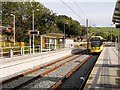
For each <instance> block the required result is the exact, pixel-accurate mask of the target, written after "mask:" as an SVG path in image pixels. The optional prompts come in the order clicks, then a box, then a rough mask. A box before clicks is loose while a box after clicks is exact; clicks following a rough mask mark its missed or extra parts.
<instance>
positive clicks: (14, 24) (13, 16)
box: [10, 14, 15, 45]
mask: <svg viewBox="0 0 120 90" xmlns="http://www.w3.org/2000/svg"><path fill="white" fill-rule="evenodd" d="M10 15H11V16H13V30H14V45H15V15H14V14H10Z"/></svg>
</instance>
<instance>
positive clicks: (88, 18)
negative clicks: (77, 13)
mask: <svg viewBox="0 0 120 90" xmlns="http://www.w3.org/2000/svg"><path fill="white" fill-rule="evenodd" d="M73 1H74V3H75V5H76V6H77V7H78V8H79V10H81V11H82V12H83V14H84V15H85V17H86V19H89V18H88V17H87V15H86V14H85V12H84V11H83V10H82V9H81V8H80V6H79V5H78V4H77V3H76V2H75V0H73ZM89 21H90V22H91V23H92V24H93V22H92V21H91V20H90V19H89ZM93 25H94V24H93Z"/></svg>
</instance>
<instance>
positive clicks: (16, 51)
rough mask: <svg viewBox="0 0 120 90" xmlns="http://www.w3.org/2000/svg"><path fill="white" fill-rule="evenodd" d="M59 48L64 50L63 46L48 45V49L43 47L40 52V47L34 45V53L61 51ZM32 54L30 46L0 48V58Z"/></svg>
mask: <svg viewBox="0 0 120 90" xmlns="http://www.w3.org/2000/svg"><path fill="white" fill-rule="evenodd" d="M61 48H64V45H63V44H60V45H56V46H54V45H50V46H49V47H48V46H45V47H44V48H42V50H41V46H40V45H35V49H34V52H35V53H40V52H47V51H53V50H55V49H61ZM30 50H31V51H30ZM32 53H33V49H32V47H31V49H30V46H24V47H20V46H15V47H13V46H11V47H1V48H0V57H2V58H6V57H13V56H15V55H25V54H32Z"/></svg>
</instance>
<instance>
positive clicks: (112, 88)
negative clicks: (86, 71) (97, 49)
mask: <svg viewBox="0 0 120 90" xmlns="http://www.w3.org/2000/svg"><path fill="white" fill-rule="evenodd" d="M84 90H120V60H118V51H117V49H116V48H115V47H105V48H104V50H103V51H102V52H101V54H100V56H99V58H98V60H97V62H96V64H95V66H94V68H93V70H92V72H91V74H90V76H89V78H88V81H87V83H86V86H85V88H84Z"/></svg>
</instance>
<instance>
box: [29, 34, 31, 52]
mask: <svg viewBox="0 0 120 90" xmlns="http://www.w3.org/2000/svg"><path fill="white" fill-rule="evenodd" d="M29 42H30V54H31V35H29Z"/></svg>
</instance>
